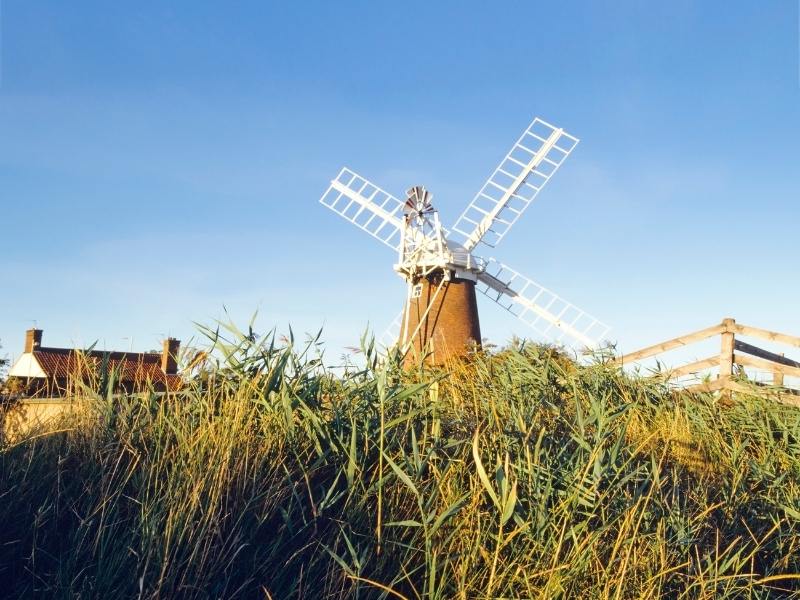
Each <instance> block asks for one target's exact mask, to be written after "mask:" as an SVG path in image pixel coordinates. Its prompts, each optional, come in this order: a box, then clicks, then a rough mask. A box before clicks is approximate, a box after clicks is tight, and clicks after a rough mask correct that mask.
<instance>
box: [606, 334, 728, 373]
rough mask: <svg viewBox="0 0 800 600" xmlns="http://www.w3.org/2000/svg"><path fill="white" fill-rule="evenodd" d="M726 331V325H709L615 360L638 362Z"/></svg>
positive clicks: (621, 362) (627, 362)
mask: <svg viewBox="0 0 800 600" xmlns="http://www.w3.org/2000/svg"><path fill="white" fill-rule="evenodd" d="M724 331H725V326H724V325H722V324H720V325H714V326H713V327H707V328H706V329H701V330H700V331H695V332H694V333H689V334H686V335H682V336H681V337H677V338H674V339H671V340H668V341H666V342H661V343H660V344H655V345H654V346H648V347H647V348H642V349H641V350H638V351H636V352H631V353H630V354H626V355H624V356H620V357H619V358H617V359H616V360H615V361H614V362H615V363H616V364H618V365H623V364H629V363H632V362H636V361H637V360H642V359H644V358H650V357H651V356H655V355H656V354H661V353H662V352H667V351H668V350H672V349H674V348H680V347H681V346H688V345H689V344H693V343H695V342H699V341H700V340H704V339H706V338H710V337H713V336H715V335H719V334H720V333H722V332H724Z"/></svg>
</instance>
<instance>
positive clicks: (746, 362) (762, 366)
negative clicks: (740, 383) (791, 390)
mask: <svg viewBox="0 0 800 600" xmlns="http://www.w3.org/2000/svg"><path fill="white" fill-rule="evenodd" d="M734 360H735V362H736V364H737V365H742V366H743V367H753V368H754V369H759V370H760V371H766V372H767V373H781V374H782V375H789V376H790V377H800V367H789V366H787V365H781V364H779V363H776V362H772V361H770V360H764V359H763V358H756V357H755V356H748V355H747V354H737V355H736V356H735V357H734Z"/></svg>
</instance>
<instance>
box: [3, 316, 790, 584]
mask: <svg viewBox="0 0 800 600" xmlns="http://www.w3.org/2000/svg"><path fill="white" fill-rule="evenodd" d="M223 331H224V336H223V335H219V334H218V332H213V331H209V332H208V333H209V335H211V337H212V340H213V344H214V349H213V352H210V353H209V355H208V356H209V357H213V356H216V357H218V358H217V359H216V362H215V363H213V364H212V363H210V362H207V363H206V365H205V367H204V368H203V369H202V371H201V372H199V373H198V375H197V377H195V378H194V380H193V381H192V383H191V384H190V385H189V386H188V387H187V388H186V389H185V390H183V391H182V392H179V393H175V394H172V395H170V396H168V397H165V398H163V399H161V398H157V397H156V396H155V395H154V394H150V395H145V396H141V395H140V396H129V397H123V398H118V397H114V398H112V397H110V396H108V395H106V396H104V395H102V394H99V393H97V392H94V391H93V390H94V389H96V386H94V385H92V384H91V383H90V384H88V385H87V387H86V389H85V390H84V395H85V396H86V397H87V398H89V399H88V400H86V401H84V405H85V406H83V409H82V410H81V411H79V412H77V413H75V414H73V415H72V416H71V417H70V418H69V419H67V420H65V421H64V422H62V423H59V424H58V427H57V429H58V430H59V431H57V432H56V433H50V434H47V435H45V434H43V433H34V434H30V435H29V436H28V437H27V438H26V439H22V440H17V441H14V442H13V443H12V442H8V443H7V444H6V446H5V447H4V448H2V449H0V523H2V527H0V579H2V581H3V582H4V583H3V584H0V590H2V593H5V595H6V596H8V597H33V596H39V595H41V596H47V597H99V598H114V597H141V598H156V597H176V596H179V597H186V598H194V597H196V598H364V599H367V598H441V599H449V598H559V597H561V598H575V597H579V598H586V599H588V598H638V597H654V596H656V597H657V596H667V597H672V598H726V597H727V598H734V597H735V598H779V597H794V596H797V595H800V592H798V591H797V590H800V583H799V582H800V575H798V573H800V548H798V545H800V542H798V540H799V539H800V538H798V533H799V532H800V459H799V458H798V457H800V411H798V410H797V409H793V408H790V407H785V406H781V405H778V404H770V403H767V402H765V401H761V400H758V399H757V398H750V399H747V398H740V399H738V401H737V402H735V403H732V404H730V405H720V404H719V403H718V402H715V401H714V399H713V398H711V397H707V396H699V397H689V396H687V395H681V394H673V393H671V392H669V391H668V390H667V389H665V388H664V387H663V386H661V385H659V384H657V383H654V382H651V381H648V380H643V379H636V378H631V377H628V376H626V375H624V374H622V373H620V372H619V371H618V370H616V369H614V368H612V367H611V366H609V365H606V364H603V361H602V360H601V359H598V360H597V361H595V364H592V365H591V366H585V367H584V366H579V365H577V364H576V363H574V362H573V361H572V360H570V359H569V358H567V357H565V356H564V355H563V354H561V353H559V352H558V351H556V350H554V349H552V348H548V347H542V346H535V345H525V344H516V345H514V346H513V347H510V348H507V349H504V350H500V351H497V352H494V353H491V354H488V353H487V354H479V355H476V356H475V357H474V358H472V359H471V360H470V361H468V362H464V363H461V364H456V365H451V366H450V368H448V369H446V370H442V371H431V370H425V369H418V370H413V371H404V370H403V369H401V368H400V367H399V366H398V364H397V360H390V361H388V362H387V363H386V364H383V365H378V364H377V362H376V360H375V356H374V354H373V352H372V350H371V349H370V348H369V347H367V348H366V349H365V357H366V360H367V364H368V367H367V368H365V369H356V368H351V369H349V370H347V372H345V373H343V374H342V373H338V374H334V373H331V372H328V371H326V370H325V368H324V367H323V365H322V363H321V361H320V360H319V357H318V355H317V349H318V341H317V340H311V341H309V342H308V343H307V344H304V345H301V347H298V346H297V345H296V344H295V343H294V340H293V339H289V340H286V342H285V343H279V342H278V340H277V339H276V338H275V336H274V335H271V336H266V337H265V338H263V339H261V340H258V339H257V336H255V335H253V334H252V332H239V331H238V330H236V328H234V327H232V326H230V327H228V329H227V330H223ZM208 360H209V361H210V360H211V359H210V358H209V359H208Z"/></svg>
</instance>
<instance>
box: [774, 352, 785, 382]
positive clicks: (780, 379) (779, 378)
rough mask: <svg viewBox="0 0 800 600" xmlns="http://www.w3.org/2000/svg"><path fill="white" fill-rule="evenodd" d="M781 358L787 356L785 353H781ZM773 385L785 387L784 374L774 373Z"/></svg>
mask: <svg viewBox="0 0 800 600" xmlns="http://www.w3.org/2000/svg"><path fill="white" fill-rule="evenodd" d="M781 356H786V355H785V354H784V353H783V352H781ZM772 385H774V386H775V387H783V373H778V371H773V372H772Z"/></svg>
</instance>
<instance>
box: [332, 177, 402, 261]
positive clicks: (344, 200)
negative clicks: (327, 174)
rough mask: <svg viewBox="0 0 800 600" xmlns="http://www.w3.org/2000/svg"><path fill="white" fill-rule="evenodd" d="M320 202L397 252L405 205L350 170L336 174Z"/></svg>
mask: <svg viewBox="0 0 800 600" xmlns="http://www.w3.org/2000/svg"><path fill="white" fill-rule="evenodd" d="M320 202H321V203H322V204H323V205H324V206H327V207H328V208H330V209H331V210H332V211H333V212H335V213H337V214H339V215H341V216H342V217H344V218H345V219H347V220H348V221H350V222H351V223H353V224H354V225H356V226H357V227H359V228H361V229H363V230H364V231H366V232H367V233H368V234H370V235H371V236H373V237H375V238H377V239H379V240H380V241H381V242H383V243H384V244H386V245H387V246H389V247H390V248H392V249H393V250H399V249H400V244H401V242H402V235H401V229H402V227H403V208H404V206H405V203H404V202H402V201H400V200H398V199H397V198H395V197H394V196H392V195H391V194H389V193H388V192H385V191H383V190H382V189H380V188H379V187H378V186H376V185H374V184H372V183H370V182H369V181H367V180H366V179H364V178H363V177H361V176H360V175H358V174H356V173H354V172H353V171H351V170H350V169H348V168H346V167H345V168H343V169H342V170H341V171H340V172H339V175H337V177H336V179H334V180H333V181H331V185H330V187H329V188H328V189H327V190H326V191H325V193H324V194H323V195H322V198H320Z"/></svg>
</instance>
